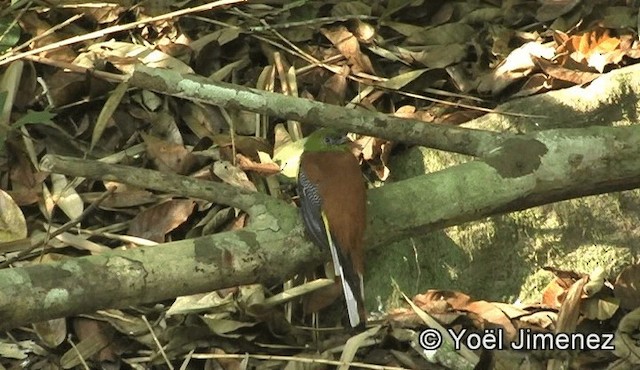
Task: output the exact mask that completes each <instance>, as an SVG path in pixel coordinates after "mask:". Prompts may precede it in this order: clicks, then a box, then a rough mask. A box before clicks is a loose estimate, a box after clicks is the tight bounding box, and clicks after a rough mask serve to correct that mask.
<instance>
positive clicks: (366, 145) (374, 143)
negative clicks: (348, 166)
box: [355, 136, 393, 181]
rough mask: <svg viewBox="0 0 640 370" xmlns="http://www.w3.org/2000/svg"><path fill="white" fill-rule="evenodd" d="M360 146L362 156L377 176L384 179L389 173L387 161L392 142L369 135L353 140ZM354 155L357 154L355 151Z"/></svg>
mask: <svg viewBox="0 0 640 370" xmlns="http://www.w3.org/2000/svg"><path fill="white" fill-rule="evenodd" d="M355 143H356V144H357V145H358V146H359V147H360V151H359V152H360V153H362V158H363V159H364V160H365V161H366V162H367V164H368V165H369V166H370V167H371V169H373V171H374V172H375V173H376V175H377V176H378V178H379V179H380V180H382V181H385V180H386V179H387V178H388V177H389V174H390V170H389V167H388V166H387V163H388V161H389V156H390V155H391V149H392V147H393V146H392V143H391V142H390V141H388V140H385V139H379V138H375V137H371V136H362V137H360V138H358V140H356V141H355ZM356 156H359V155H358V153H356Z"/></svg>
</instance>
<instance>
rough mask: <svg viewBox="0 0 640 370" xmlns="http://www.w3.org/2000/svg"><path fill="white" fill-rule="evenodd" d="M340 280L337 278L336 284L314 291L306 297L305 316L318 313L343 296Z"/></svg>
mask: <svg viewBox="0 0 640 370" xmlns="http://www.w3.org/2000/svg"><path fill="white" fill-rule="evenodd" d="M339 279H340V278H336V280H335V283H334V284H332V285H329V286H326V287H324V288H321V289H318V290H316V291H313V292H312V293H310V294H307V295H306V296H304V298H303V300H302V309H303V312H304V314H305V315H309V314H311V313H314V312H318V311H320V310H322V309H323V308H325V307H327V306H329V305H330V304H332V303H333V302H335V301H336V300H337V299H338V297H341V296H342V285H341V284H340V280H339Z"/></svg>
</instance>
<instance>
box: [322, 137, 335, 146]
mask: <svg viewBox="0 0 640 370" xmlns="http://www.w3.org/2000/svg"><path fill="white" fill-rule="evenodd" d="M324 143H325V144H327V145H331V144H333V140H332V139H331V136H325V137H324Z"/></svg>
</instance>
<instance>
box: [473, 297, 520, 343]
mask: <svg viewBox="0 0 640 370" xmlns="http://www.w3.org/2000/svg"><path fill="white" fill-rule="evenodd" d="M462 310H463V311H467V312H472V313H475V314H476V315H478V316H479V317H480V318H481V319H482V320H483V321H484V323H483V327H480V328H479V329H485V328H494V327H499V328H503V329H504V333H505V339H506V340H507V341H508V342H510V341H513V340H514V339H516V337H517V336H518V333H517V332H516V328H515V327H514V326H513V324H512V323H511V320H510V319H509V317H508V316H507V315H506V314H505V313H504V312H503V311H502V310H501V309H500V308H498V307H497V306H495V305H494V304H492V303H490V302H487V301H475V302H470V303H469V304H467V305H466V306H465V307H464V308H462Z"/></svg>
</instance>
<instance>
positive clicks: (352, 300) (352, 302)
mask: <svg viewBox="0 0 640 370" xmlns="http://www.w3.org/2000/svg"><path fill="white" fill-rule="evenodd" d="M322 221H323V222H324V230H325V232H326V234H327V240H328V241H329V250H330V251H331V259H332V260H333V270H334V271H335V273H336V275H337V276H339V277H340V281H342V291H343V292H344V299H345V301H346V302H347V312H348V314H349V324H351V327H352V328H355V327H356V326H358V324H360V314H359V313H358V301H357V300H356V296H355V294H353V289H351V286H350V285H349V283H347V280H346V279H345V276H344V270H343V269H342V265H341V264H340V258H338V250H337V249H336V245H335V244H334V243H333V238H332V237H331V233H330V231H329V221H328V220H327V217H326V216H325V214H324V212H323V213H322ZM360 287H362V275H360ZM361 289H362V288H361Z"/></svg>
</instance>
